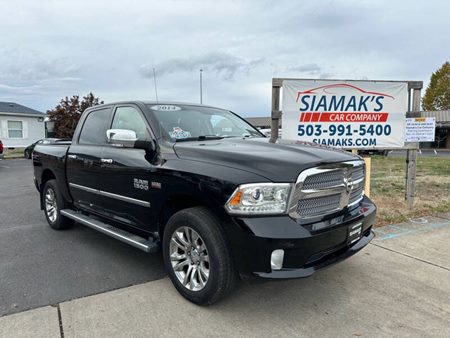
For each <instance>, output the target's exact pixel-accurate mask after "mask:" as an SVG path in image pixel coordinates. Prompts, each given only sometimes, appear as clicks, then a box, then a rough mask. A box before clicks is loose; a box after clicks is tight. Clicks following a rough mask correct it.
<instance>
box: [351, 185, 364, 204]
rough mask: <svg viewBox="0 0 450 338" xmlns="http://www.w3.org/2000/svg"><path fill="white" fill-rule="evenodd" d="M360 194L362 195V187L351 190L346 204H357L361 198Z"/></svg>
mask: <svg viewBox="0 0 450 338" xmlns="http://www.w3.org/2000/svg"><path fill="white" fill-rule="evenodd" d="M362 193H363V186H362V185H361V186H360V187H356V188H355V189H353V190H352V192H351V193H350V197H349V199H348V200H349V201H348V204H349V205H351V204H353V203H356V202H358V200H359V199H360V198H361V197H362Z"/></svg>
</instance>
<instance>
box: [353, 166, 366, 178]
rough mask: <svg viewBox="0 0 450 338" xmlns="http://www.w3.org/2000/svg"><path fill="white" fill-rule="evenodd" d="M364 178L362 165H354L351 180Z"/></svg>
mask: <svg viewBox="0 0 450 338" xmlns="http://www.w3.org/2000/svg"><path fill="white" fill-rule="evenodd" d="M363 178H364V166H361V167H355V168H354V169H353V172H352V180H353V182H355V181H358V180H360V179H363Z"/></svg>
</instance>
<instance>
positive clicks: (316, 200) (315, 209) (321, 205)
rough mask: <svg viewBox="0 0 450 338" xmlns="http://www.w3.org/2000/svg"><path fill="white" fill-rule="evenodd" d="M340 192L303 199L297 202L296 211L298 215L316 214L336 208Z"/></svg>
mask: <svg viewBox="0 0 450 338" xmlns="http://www.w3.org/2000/svg"><path fill="white" fill-rule="evenodd" d="M340 201H341V194H335V195H330V196H323V197H313V198H307V199H303V200H301V201H299V202H298V208H297V212H298V213H299V214H300V215H318V214H321V213H328V212H330V210H338V209H339V203H340Z"/></svg>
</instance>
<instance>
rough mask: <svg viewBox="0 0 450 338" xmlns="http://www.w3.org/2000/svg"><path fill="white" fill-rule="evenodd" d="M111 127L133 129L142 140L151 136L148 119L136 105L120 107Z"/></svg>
mask: <svg viewBox="0 0 450 338" xmlns="http://www.w3.org/2000/svg"><path fill="white" fill-rule="evenodd" d="M111 128H112V129H127V130H133V131H134V132H135V133H136V136H137V138H138V139H140V140H143V139H149V138H150V134H149V132H148V129H147V123H146V121H145V120H144V118H143V117H142V115H141V113H140V112H139V111H138V110H137V109H136V108H134V107H118V108H117V109H116V113H115V114H114V119H113V123H112V127H111Z"/></svg>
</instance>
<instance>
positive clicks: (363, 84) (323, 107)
mask: <svg viewBox="0 0 450 338" xmlns="http://www.w3.org/2000/svg"><path fill="white" fill-rule="evenodd" d="M407 107H408V84H407V83H406V82H384V81H335V80H284V81H283V101H282V112H283V115H282V138H283V139H290V140H301V141H307V142H313V143H317V144H323V145H328V146H332V147H340V148H352V149H358V148H362V149H363V148H400V147H403V146H404V142H405V117H406V111H407Z"/></svg>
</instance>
